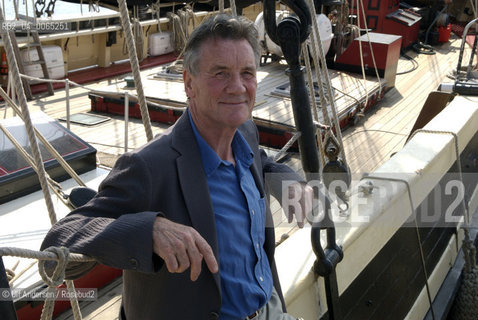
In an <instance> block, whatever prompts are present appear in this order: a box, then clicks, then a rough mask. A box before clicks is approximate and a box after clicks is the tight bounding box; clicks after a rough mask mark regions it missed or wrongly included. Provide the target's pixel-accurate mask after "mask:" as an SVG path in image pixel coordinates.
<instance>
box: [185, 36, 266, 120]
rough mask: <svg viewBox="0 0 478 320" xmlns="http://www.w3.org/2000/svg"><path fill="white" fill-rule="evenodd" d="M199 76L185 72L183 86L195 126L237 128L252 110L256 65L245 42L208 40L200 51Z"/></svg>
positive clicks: (251, 51)
mask: <svg viewBox="0 0 478 320" xmlns="http://www.w3.org/2000/svg"><path fill="white" fill-rule="evenodd" d="M198 69H199V73H198V74H197V75H195V76H193V75H191V74H190V73H188V72H187V71H185V72H184V85H185V90H186V94H187V96H188V97H189V107H190V111H191V114H192V115H193V118H194V120H195V122H196V125H198V126H200V127H202V128H203V129H205V128H207V129H226V128H234V129H235V128H237V127H238V126H239V125H241V124H242V123H243V122H244V121H246V120H247V119H248V118H249V116H250V114H251V112H252V108H253V107H254V100H255V95H256V89H257V79H256V64H255V58H254V53H253V50H252V47H251V46H250V44H249V42H247V40H224V39H209V40H207V41H206V42H204V43H203V44H202V46H201V48H200V58H199V68H198Z"/></svg>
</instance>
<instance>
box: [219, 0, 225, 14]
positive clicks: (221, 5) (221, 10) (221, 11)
mask: <svg viewBox="0 0 478 320" xmlns="http://www.w3.org/2000/svg"><path fill="white" fill-rule="evenodd" d="M219 13H224V0H219Z"/></svg>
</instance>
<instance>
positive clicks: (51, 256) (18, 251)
mask: <svg viewBox="0 0 478 320" xmlns="http://www.w3.org/2000/svg"><path fill="white" fill-rule="evenodd" d="M3 256H15V257H21V258H28V259H36V260H38V261H40V262H39V263H38V272H39V274H40V276H41V278H42V280H43V281H44V282H45V283H46V284H47V285H48V292H47V297H46V299H45V304H44V305H43V309H42V314H41V318H40V319H41V320H46V319H51V318H52V314H53V309H54V305H55V303H54V302H55V296H56V295H55V291H56V287H57V286H59V285H61V284H62V283H63V282H66V286H67V288H68V292H69V293H70V295H69V296H70V304H71V306H72V311H73V317H74V319H76V320H79V319H81V318H82V315H81V311H80V306H79V304H78V300H77V298H76V295H75V294H74V292H75V287H74V284H73V281H72V280H67V281H65V270H66V267H67V265H68V262H69V261H74V262H91V261H94V259H93V258H90V257H87V256H85V255H82V254H75V253H70V252H69V250H68V248H65V247H49V248H47V249H45V250H44V251H34V250H29V249H22V248H12V247H3V248H0V257H3ZM46 261H57V265H56V267H55V270H54V271H53V274H52V276H51V277H50V276H48V275H47V273H46V271H45V262H46ZM33 264H34V263H32V264H31V265H30V266H29V268H30V267H31V266H32V265H33ZM23 272H24V271H23ZM18 276H19V275H18ZM18 276H16V277H15V278H18ZM15 278H14V279H15ZM14 279H12V280H11V282H13V281H14Z"/></svg>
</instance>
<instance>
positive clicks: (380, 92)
mask: <svg viewBox="0 0 478 320" xmlns="http://www.w3.org/2000/svg"><path fill="white" fill-rule="evenodd" d="M357 1H358V2H360V8H361V9H362V11H361V12H362V18H363V20H364V21H363V23H364V27H365V33H366V34H367V39H368V45H369V48H370V55H371V57H372V62H373V67H374V69H375V75H376V77H377V79H378V98H380V96H381V95H382V82H381V81H380V75H379V74H378V68H377V63H376V62H375V54H374V53H373V46H372V42H371V40H370V35H369V33H368V25H367V18H366V16H365V9H364V7H363V0H357ZM357 11H358V6H357ZM357 17H358V19H359V20H360V18H359V14H357ZM358 25H359V28H360V23H358ZM359 36H360V33H359ZM358 39H359V48H360V62H361V67H362V76H363V83H364V88H365V104H364V107H365V106H367V104H368V90H367V79H366V77H365V69H364V58H363V52H362V41H361V39H360V37H359V38H358ZM361 111H363V110H361Z"/></svg>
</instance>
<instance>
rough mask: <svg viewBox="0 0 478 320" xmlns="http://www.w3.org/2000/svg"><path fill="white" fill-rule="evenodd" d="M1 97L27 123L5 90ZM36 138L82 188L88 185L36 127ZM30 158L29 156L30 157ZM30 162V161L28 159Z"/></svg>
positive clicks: (0, 89) (1, 91)
mask: <svg viewBox="0 0 478 320" xmlns="http://www.w3.org/2000/svg"><path fill="white" fill-rule="evenodd" d="M0 95H1V96H2V98H3V99H4V100H5V101H6V102H7V103H8V104H9V105H10V106H11V107H12V108H13V110H14V111H15V112H16V113H17V114H18V115H19V117H20V119H22V120H23V121H25V119H24V117H23V116H22V113H21V111H20V109H19V108H18V106H17V105H16V104H15V103H14V102H13V101H12V99H11V98H10V97H9V96H8V94H7V93H6V92H5V91H4V90H3V88H0ZM33 129H34V132H35V135H36V137H37V138H38V139H39V140H40V141H41V143H42V144H43V146H44V147H45V148H46V149H47V150H48V152H50V154H51V155H52V156H53V157H54V158H55V159H56V160H57V161H58V163H60V165H61V166H62V168H63V169H65V171H66V172H67V173H68V174H69V175H70V176H71V177H72V178H73V179H74V180H75V181H76V182H77V183H78V184H79V185H80V186H86V184H85V183H84V182H83V181H82V180H81V178H80V176H78V174H77V173H76V172H75V170H73V168H71V166H70V165H69V164H68V162H66V161H65V159H63V157H62V156H61V154H60V153H58V151H57V150H56V149H55V148H54V147H53V146H52V145H51V143H50V142H49V141H48V140H47V139H46V138H45V137H44V136H43V135H42V134H41V133H40V131H38V130H37V129H36V128H35V127H34V128H33ZM28 156H29V155H28ZM26 160H27V161H29V160H28V159H26ZM30 165H31V166H32V168H33V169H34V170H35V171H37V169H38V167H37V166H36V165H32V164H31V163H30Z"/></svg>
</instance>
